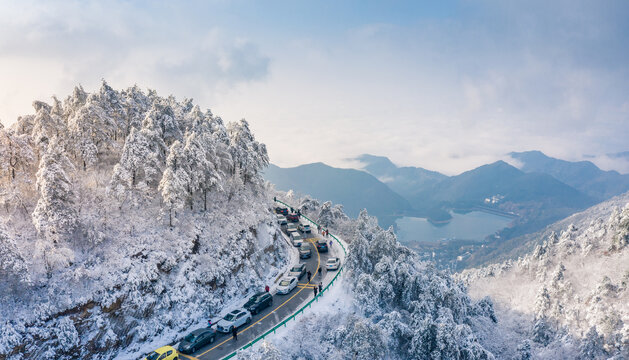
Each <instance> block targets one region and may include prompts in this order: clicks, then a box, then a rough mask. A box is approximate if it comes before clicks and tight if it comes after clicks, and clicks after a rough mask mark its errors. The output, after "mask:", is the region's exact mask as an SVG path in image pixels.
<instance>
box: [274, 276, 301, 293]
mask: <svg viewBox="0 0 629 360" xmlns="http://www.w3.org/2000/svg"><path fill="white" fill-rule="evenodd" d="M296 287H297V278H296V277H294V276H291V277H288V276H287V277H284V278H282V280H280V283H279V285H277V293H278V294H282V295H286V294H288V293H290V292H291V291H293V289H294V288H296Z"/></svg>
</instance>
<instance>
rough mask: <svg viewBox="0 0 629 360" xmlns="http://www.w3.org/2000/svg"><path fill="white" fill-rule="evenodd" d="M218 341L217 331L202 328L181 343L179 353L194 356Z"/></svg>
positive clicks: (187, 336)
mask: <svg viewBox="0 0 629 360" xmlns="http://www.w3.org/2000/svg"><path fill="white" fill-rule="evenodd" d="M214 340H216V331H214V329H210V328H201V329H196V330H194V331H192V332H191V333H190V334H188V335H186V337H184V338H183V340H181V342H180V343H179V351H181V352H182V353H184V354H192V353H194V352H196V351H197V350H199V349H201V348H202V347H203V346H205V345H207V344H211V343H213V342H214Z"/></svg>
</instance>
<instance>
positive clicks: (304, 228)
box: [297, 223, 310, 233]
mask: <svg viewBox="0 0 629 360" xmlns="http://www.w3.org/2000/svg"><path fill="white" fill-rule="evenodd" d="M297 230H299V231H301V232H303V233H309V232H310V225H308V224H301V223H300V224H299V226H297Z"/></svg>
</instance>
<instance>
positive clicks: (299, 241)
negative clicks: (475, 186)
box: [290, 231, 304, 247]
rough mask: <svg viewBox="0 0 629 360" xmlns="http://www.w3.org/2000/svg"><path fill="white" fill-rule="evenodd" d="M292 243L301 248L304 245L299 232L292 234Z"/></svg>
mask: <svg viewBox="0 0 629 360" xmlns="http://www.w3.org/2000/svg"><path fill="white" fill-rule="evenodd" d="M290 241H291V242H292V243H293V246H295V247H300V246H301V245H302V244H303V243H304V238H303V237H302V236H301V234H300V233H298V232H297V231H293V232H292V233H290Z"/></svg>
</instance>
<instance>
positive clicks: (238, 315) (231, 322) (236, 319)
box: [216, 309, 251, 333]
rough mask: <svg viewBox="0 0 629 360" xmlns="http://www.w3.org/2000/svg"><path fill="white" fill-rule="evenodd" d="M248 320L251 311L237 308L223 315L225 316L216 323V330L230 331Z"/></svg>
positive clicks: (249, 320) (249, 319)
mask: <svg viewBox="0 0 629 360" xmlns="http://www.w3.org/2000/svg"><path fill="white" fill-rule="evenodd" d="M250 322H251V313H250V312H249V311H247V310H245V309H237V310H233V311H232V312H230V313H229V314H227V315H225V317H223V318H222V319H221V320H220V321H219V322H218V323H217V324H216V330H218V331H220V332H223V333H230V332H231V331H232V329H234V328H238V327H240V326H243V325H245V324H249V323H250Z"/></svg>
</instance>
